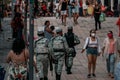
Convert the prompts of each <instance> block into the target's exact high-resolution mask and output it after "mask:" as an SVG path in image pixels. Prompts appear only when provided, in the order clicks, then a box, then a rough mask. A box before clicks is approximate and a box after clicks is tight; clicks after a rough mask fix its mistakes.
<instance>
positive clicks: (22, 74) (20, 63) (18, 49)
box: [7, 39, 37, 80]
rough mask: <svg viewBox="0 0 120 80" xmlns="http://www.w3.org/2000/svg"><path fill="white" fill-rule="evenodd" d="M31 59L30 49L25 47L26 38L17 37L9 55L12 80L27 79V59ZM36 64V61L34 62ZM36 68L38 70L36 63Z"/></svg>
mask: <svg viewBox="0 0 120 80" xmlns="http://www.w3.org/2000/svg"><path fill="white" fill-rule="evenodd" d="M28 59H29V51H28V49H27V48H25V42H24V40H22V39H20V40H18V39H16V40H15V41H14V42H13V45H12V50H10V52H9V53H8V55H7V63H11V66H10V68H9V78H10V80H13V79H14V80H16V79H17V80H18V79H20V80H27V61H28ZM34 65H35V63H34ZM35 70H36V71H37V68H36V65H35Z"/></svg>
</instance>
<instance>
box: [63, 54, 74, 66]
mask: <svg viewBox="0 0 120 80" xmlns="http://www.w3.org/2000/svg"><path fill="white" fill-rule="evenodd" d="M73 59H74V57H73V56H69V57H66V58H65V65H66V67H70V68H71V67H72V65H73Z"/></svg>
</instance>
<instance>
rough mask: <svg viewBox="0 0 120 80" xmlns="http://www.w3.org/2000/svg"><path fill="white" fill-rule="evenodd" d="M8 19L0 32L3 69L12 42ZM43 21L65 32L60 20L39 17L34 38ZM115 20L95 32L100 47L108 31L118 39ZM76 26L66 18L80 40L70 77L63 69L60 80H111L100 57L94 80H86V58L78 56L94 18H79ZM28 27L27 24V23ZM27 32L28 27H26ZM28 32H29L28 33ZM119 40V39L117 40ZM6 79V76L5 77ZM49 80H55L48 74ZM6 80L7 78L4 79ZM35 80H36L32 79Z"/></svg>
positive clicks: (0, 53)
mask: <svg viewBox="0 0 120 80" xmlns="http://www.w3.org/2000/svg"><path fill="white" fill-rule="evenodd" d="M10 20H11V19H10V18H5V19H4V20H3V21H2V25H3V30H4V31H3V32H0V65H2V66H4V67H5V69H7V67H8V64H6V63H5V58H6V55H7V54H8V51H9V50H10V49H11V45H12V40H8V38H11V36H12V30H11V27H10ZM45 20H50V22H51V25H54V26H55V27H56V28H57V27H61V28H62V29H63V32H66V31H67V30H66V29H67V26H63V25H62V24H61V20H60V19H56V18H55V17H45V18H43V17H41V18H38V19H35V23H34V25H35V26H34V27H35V28H34V35H35V36H36V32H37V30H38V27H40V28H43V26H42V25H44V22H45ZM116 20H117V18H114V17H107V18H106V21H105V22H103V23H102V24H101V25H102V29H101V30H98V31H97V36H98V37H99V38H100V42H101V43H100V44H101V46H102V42H103V39H104V38H105V37H106V33H107V31H109V30H112V31H113V33H114V35H115V37H116V38H118V37H117V36H118V28H117V26H116ZM28 22H29V21H28ZM78 23H79V24H77V25H75V24H74V23H73V21H72V19H69V18H67V25H72V26H74V27H73V28H74V32H75V34H77V35H78V36H79V38H80V41H81V44H80V45H78V46H76V51H77V56H76V57H75V59H74V66H73V68H72V73H73V74H72V75H67V74H66V72H65V67H64V68H63V73H62V79H61V80H113V79H111V78H109V77H108V75H107V72H106V67H105V60H103V58H102V57H101V56H100V57H98V60H97V66H96V75H97V77H96V78H91V79H87V77H86V75H87V58H86V54H85V53H83V54H80V51H81V49H82V47H83V45H84V41H85V38H86V37H87V36H89V30H91V29H94V28H95V27H94V18H91V17H87V18H84V17H79V19H78ZM28 26H29V23H28ZM28 30H29V27H28ZM28 32H29V31H28ZM118 39H119V38H118ZM6 77H7V75H6ZM48 77H49V80H55V75H53V76H51V74H50V72H49V75H48ZM5 80H7V78H5ZM34 80H36V79H34Z"/></svg>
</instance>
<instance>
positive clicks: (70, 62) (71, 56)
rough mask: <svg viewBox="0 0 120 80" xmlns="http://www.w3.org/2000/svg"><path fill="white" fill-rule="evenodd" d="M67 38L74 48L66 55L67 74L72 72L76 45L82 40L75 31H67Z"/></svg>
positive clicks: (69, 44) (70, 45)
mask: <svg viewBox="0 0 120 80" xmlns="http://www.w3.org/2000/svg"><path fill="white" fill-rule="evenodd" d="M68 29H72V27H68ZM71 34H72V35H71ZM64 36H65V38H66V40H67V43H68V46H69V48H73V51H72V52H71V53H69V54H68V55H66V56H65V65H66V71H67V74H71V68H72V65H73V59H74V57H75V56H76V51H75V47H74V46H75V45H78V44H80V40H79V38H78V36H77V35H75V34H74V33H68V32H67V33H65V35H64Z"/></svg>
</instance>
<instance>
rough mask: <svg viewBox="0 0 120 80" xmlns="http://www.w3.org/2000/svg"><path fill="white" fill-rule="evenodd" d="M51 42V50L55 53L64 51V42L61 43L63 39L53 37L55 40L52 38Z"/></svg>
mask: <svg viewBox="0 0 120 80" xmlns="http://www.w3.org/2000/svg"><path fill="white" fill-rule="evenodd" d="M52 41H53V44H52V45H53V50H54V51H55V52H60V51H64V50H65V49H64V41H63V39H62V37H59V36H58V37H55V38H53V39H52Z"/></svg>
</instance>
